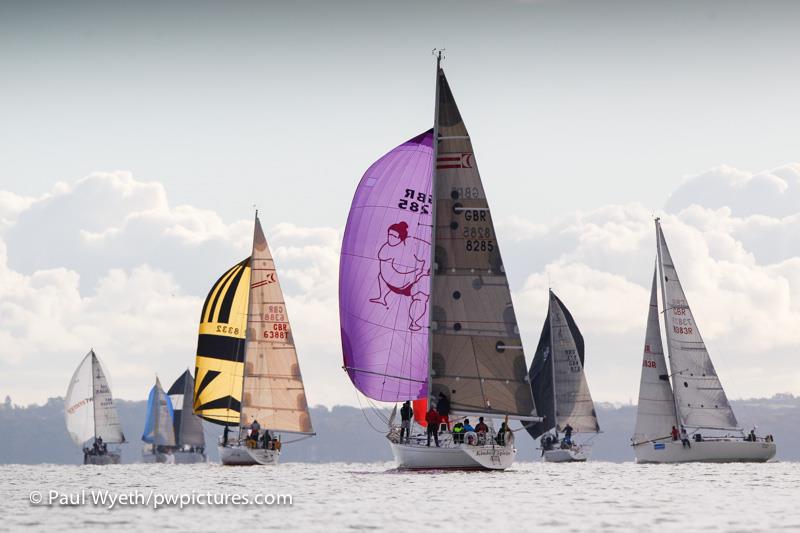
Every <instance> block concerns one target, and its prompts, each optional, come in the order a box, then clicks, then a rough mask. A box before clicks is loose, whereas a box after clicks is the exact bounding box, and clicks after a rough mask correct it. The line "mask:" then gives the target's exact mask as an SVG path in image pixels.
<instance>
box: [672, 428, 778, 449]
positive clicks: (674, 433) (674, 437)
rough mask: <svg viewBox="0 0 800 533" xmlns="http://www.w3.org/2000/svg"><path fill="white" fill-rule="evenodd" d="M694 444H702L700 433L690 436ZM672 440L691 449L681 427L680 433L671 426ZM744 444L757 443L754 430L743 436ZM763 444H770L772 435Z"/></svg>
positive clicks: (685, 433)
mask: <svg viewBox="0 0 800 533" xmlns="http://www.w3.org/2000/svg"><path fill="white" fill-rule="evenodd" d="M692 438H694V441H695V442H703V435H702V434H700V433H695V434H694V435H692ZM672 440H673V441H677V440H680V441H681V443H682V444H683V447H684V448H691V447H692V441H691V440H690V439H689V434H688V433H687V432H686V428H685V427H683V426H681V429H680V431H678V428H676V427H675V426H672ZM744 440H745V442H756V441H758V437H756V428H753V429H751V430H750V432H749V433H748V434H747V435H745V436H744ZM763 440H764V441H765V442H772V441H773V438H772V435H767V436H766V437H764V439H763Z"/></svg>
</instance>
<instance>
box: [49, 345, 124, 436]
mask: <svg viewBox="0 0 800 533" xmlns="http://www.w3.org/2000/svg"><path fill="white" fill-rule="evenodd" d="M64 418H65V420H66V423H67V431H68V432H69V436H70V437H71V438H72V441H73V442H74V443H75V444H77V445H79V446H83V445H84V444H86V443H87V442H88V441H89V440H90V439H93V438H95V437H102V439H103V440H104V441H105V442H107V443H118V442H125V436H124V435H123V434H122V428H121V426H120V423H119V417H118V416H117V409H116V407H115V406H114V399H113V398H112V396H111V391H110V389H109V387H108V380H107V379H106V375H105V372H103V368H102V365H101V364H100V360H99V359H98V358H97V356H96V355H95V353H94V351H93V350H91V351H89V353H88V354H86V357H84V358H83V361H81V363H80V365H78V368H77V369H76V370H75V373H74V374H73V375H72V380H71V381H70V383H69V388H68V389H67V396H66V398H65V400H64Z"/></svg>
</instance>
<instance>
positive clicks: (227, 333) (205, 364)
mask: <svg viewBox="0 0 800 533" xmlns="http://www.w3.org/2000/svg"><path fill="white" fill-rule="evenodd" d="M249 295H250V258H249V257H248V258H247V259H245V260H244V261H242V262H240V263H238V264H236V265H234V266H233V267H231V268H230V269H228V271H226V272H225V273H224V274H223V275H222V276H221V277H220V278H219V279H218V280H217V282H216V283H214V286H213V287H211V291H210V292H209V293H208V296H207V297H206V301H205V303H204V304H203V314H202V315H201V316H200V331H199V335H198V338H197V360H196V372H195V381H194V412H195V414H196V415H199V416H201V417H202V418H204V419H205V420H208V421H209V422H213V423H215V424H221V425H227V426H236V425H238V424H239V413H240V410H241V405H240V402H241V396H242V375H243V373H244V347H245V342H244V341H245V331H246V329H247V306H248V299H249Z"/></svg>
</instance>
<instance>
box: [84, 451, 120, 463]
mask: <svg viewBox="0 0 800 533" xmlns="http://www.w3.org/2000/svg"><path fill="white" fill-rule="evenodd" d="M120 459H121V457H120V454H118V453H105V454H103V455H84V456H83V464H85V465H118V464H119V463H120Z"/></svg>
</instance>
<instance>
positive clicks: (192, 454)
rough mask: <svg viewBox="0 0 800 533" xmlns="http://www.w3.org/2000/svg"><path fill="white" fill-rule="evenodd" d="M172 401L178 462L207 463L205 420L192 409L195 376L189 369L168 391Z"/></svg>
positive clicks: (175, 453) (176, 458)
mask: <svg viewBox="0 0 800 533" xmlns="http://www.w3.org/2000/svg"><path fill="white" fill-rule="evenodd" d="M167 394H168V395H169V398H170V400H171V402H172V409H173V411H172V412H173V417H172V421H173V422H172V427H173V430H174V432H175V449H174V450H173V452H172V455H173V457H174V458H175V463H176V464H189V463H205V462H206V454H205V447H206V439H205V436H204V435H203V421H202V420H201V419H200V417H199V416H197V415H196V414H194V412H193V411H192V403H193V399H194V378H193V377H192V373H191V372H189V370H186V371H185V372H184V373H183V374H181V375H180V377H179V378H178V379H176V380H175V383H173V384H172V386H171V387H170V388H169V390H168V391H167Z"/></svg>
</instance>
